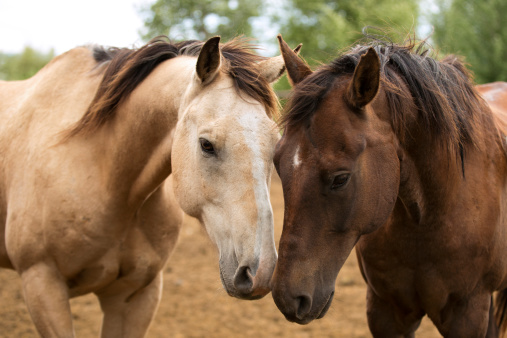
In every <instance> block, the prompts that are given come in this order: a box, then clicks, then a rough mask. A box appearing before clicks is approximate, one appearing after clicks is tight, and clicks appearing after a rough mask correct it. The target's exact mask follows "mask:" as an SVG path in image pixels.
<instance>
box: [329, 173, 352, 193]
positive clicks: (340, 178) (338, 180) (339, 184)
mask: <svg viewBox="0 0 507 338" xmlns="http://www.w3.org/2000/svg"><path fill="white" fill-rule="evenodd" d="M349 179H350V174H339V175H336V176H335V177H334V179H333V183H332V184H331V190H337V189H340V188H343V187H344V186H345V185H346V184H347V182H348V181H349Z"/></svg>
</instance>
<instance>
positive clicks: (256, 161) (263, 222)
mask: <svg viewBox="0 0 507 338" xmlns="http://www.w3.org/2000/svg"><path fill="white" fill-rule="evenodd" d="M238 121H239V124H240V125H241V127H242V128H243V136H244V137H245V144H246V146H247V147H248V149H249V150H250V153H251V154H252V157H251V159H252V176H253V179H254V194H255V203H256V206H257V229H256V240H255V249H254V251H255V255H256V256H257V257H259V255H260V254H261V247H262V245H263V243H267V244H269V243H270V241H269V240H266V238H265V236H266V235H267V234H265V235H264V236H263V234H262V233H263V232H264V231H266V230H269V227H270V225H271V220H270V218H271V215H272V209H271V203H270V202H269V189H268V185H267V177H266V173H267V170H266V166H265V163H264V160H265V158H264V155H263V153H262V149H261V146H260V142H259V140H260V138H259V135H262V133H264V132H265V131H263V130H261V128H262V123H261V118H260V117H259V116H258V114H256V113H254V112H252V113H244V114H242V115H241V116H239V117H238ZM268 218H269V219H268ZM266 227H267V228H266ZM263 237H264V238H263ZM265 249H267V248H265Z"/></svg>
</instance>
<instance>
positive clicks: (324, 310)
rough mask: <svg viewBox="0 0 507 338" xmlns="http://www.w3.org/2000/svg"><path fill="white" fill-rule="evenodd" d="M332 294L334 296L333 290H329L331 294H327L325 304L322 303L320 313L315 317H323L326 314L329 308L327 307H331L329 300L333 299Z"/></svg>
mask: <svg viewBox="0 0 507 338" xmlns="http://www.w3.org/2000/svg"><path fill="white" fill-rule="evenodd" d="M333 296H334V291H333V292H331V294H330V295H329V298H328V299H327V303H326V305H324V307H323V308H322V310H321V311H320V314H319V315H318V316H317V319H321V318H322V317H324V316H325V315H326V313H327V310H329V308H330V307H331V302H332V301H333Z"/></svg>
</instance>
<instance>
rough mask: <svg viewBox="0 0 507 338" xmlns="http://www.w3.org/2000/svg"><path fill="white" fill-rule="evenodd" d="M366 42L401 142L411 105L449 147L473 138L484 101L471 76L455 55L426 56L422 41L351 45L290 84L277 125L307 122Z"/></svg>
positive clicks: (458, 146)
mask: <svg viewBox="0 0 507 338" xmlns="http://www.w3.org/2000/svg"><path fill="white" fill-rule="evenodd" d="M370 47H373V48H374V49H375V51H376V52H377V54H378V56H379V58H380V63H381V87H382V88H383V89H384V90H385V92H386V97H387V101H388V103H389V108H390V111H391V114H392V116H391V121H392V126H393V130H394V131H395V133H396V134H397V136H398V138H399V139H400V140H401V141H403V140H404V139H405V134H406V132H407V130H406V119H407V118H408V116H407V114H405V113H406V112H407V111H409V110H410V109H412V111H413V108H414V107H415V108H416V109H417V110H418V112H419V114H420V117H421V118H420V119H419V120H420V123H422V126H421V127H422V128H425V130H428V132H429V133H432V134H433V135H434V136H435V137H437V138H439V139H440V140H442V141H443V142H444V143H445V144H446V145H447V146H448V147H449V149H453V150H455V151H458V150H459V151H462V150H463V148H464V147H465V146H466V145H467V144H473V143H474V125H475V122H474V121H475V119H476V118H475V115H474V113H475V112H477V111H479V110H482V109H483V108H484V105H485V103H484V101H483V100H482V98H481V97H480V96H479V94H478V93H477V92H476V90H475V89H474V85H473V81H472V76H471V74H470V72H469V71H468V70H467V69H466V67H465V66H464V64H463V62H462V61H461V60H459V58H457V57H456V56H453V55H451V56H447V57H446V58H444V59H443V60H442V61H437V60H436V59H435V58H433V57H431V56H430V54H431V53H432V51H431V49H430V48H429V47H428V46H427V45H426V44H425V43H424V42H420V43H414V42H410V43H408V44H406V45H396V44H393V43H390V44H386V43H383V42H379V40H374V41H372V42H371V43H370V44H366V45H358V46H356V47H354V48H352V49H351V50H350V51H349V52H347V53H345V54H344V55H342V56H340V57H338V58H337V59H335V60H334V61H332V62H331V63H330V64H328V65H325V66H322V67H320V68H319V69H318V70H316V71H315V72H314V73H312V74H311V75H310V76H308V77H307V78H306V79H304V80H303V81H302V82H301V83H300V84H298V85H297V86H296V87H295V89H294V94H293V96H292V98H291V100H290V102H289V104H288V108H287V109H286V113H285V115H284V116H283V117H282V125H296V124H300V123H303V122H305V121H307V120H308V119H309V118H310V117H311V116H312V115H313V114H314V112H315V111H316V110H317V108H318V107H319V105H320V103H321V102H322V99H323V98H324V97H325V95H326V94H327V93H328V92H329V90H330V89H331V88H332V87H333V84H334V83H335V81H336V79H337V78H338V77H340V76H343V75H352V74H353V73H354V70H355V68H356V66H357V64H358V63H359V59H360V57H361V55H363V54H365V53H366V52H367V51H368V49H369V48H370ZM400 82H402V83H400ZM402 88H408V89H409V91H410V93H404V92H403V90H402Z"/></svg>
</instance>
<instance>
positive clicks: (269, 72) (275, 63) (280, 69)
mask: <svg viewBox="0 0 507 338" xmlns="http://www.w3.org/2000/svg"><path fill="white" fill-rule="evenodd" d="M302 45H303V44H301V43H300V44H299V45H298V46H297V47H296V48H294V53H296V54H299V51H300V50H301V46H302ZM258 67H259V72H260V73H261V75H262V76H263V77H264V78H265V79H266V80H267V81H268V82H269V83H273V82H275V81H276V80H278V79H279V78H280V77H281V76H282V75H283V73H284V72H285V61H284V59H283V56H282V55H278V56H275V57H272V58H269V59H266V60H264V61H261V62H259V65H258Z"/></svg>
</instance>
